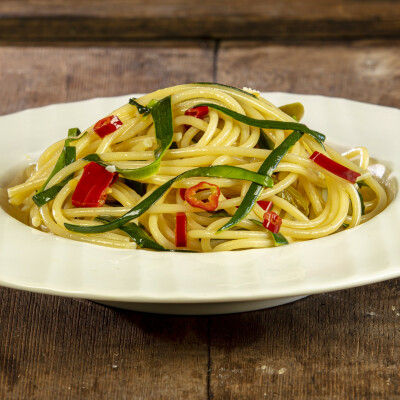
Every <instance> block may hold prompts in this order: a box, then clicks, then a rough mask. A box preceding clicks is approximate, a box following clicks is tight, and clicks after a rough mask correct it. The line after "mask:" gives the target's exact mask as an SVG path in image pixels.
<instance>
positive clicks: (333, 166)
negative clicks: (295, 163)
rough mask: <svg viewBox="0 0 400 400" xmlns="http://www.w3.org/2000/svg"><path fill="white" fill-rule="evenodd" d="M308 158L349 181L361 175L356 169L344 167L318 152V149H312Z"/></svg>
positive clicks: (355, 179) (354, 181) (353, 180)
mask: <svg viewBox="0 0 400 400" xmlns="http://www.w3.org/2000/svg"><path fill="white" fill-rule="evenodd" d="M310 159H311V160H313V161H314V162H315V163H316V164H318V165H319V166H320V167H322V168H325V169H326V170H327V171H329V172H332V174H335V175H336V176H338V177H339V178H342V179H346V181H349V182H351V183H356V181H357V178H358V177H359V176H361V174H359V173H358V172H356V171H353V170H352V169H349V168H347V167H345V166H344V165H342V164H339V163H337V162H336V161H333V160H331V159H330V158H329V157H327V156H324V155H323V154H321V153H319V152H318V151H314V153H312V155H311V156H310Z"/></svg>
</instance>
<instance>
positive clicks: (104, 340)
mask: <svg viewBox="0 0 400 400" xmlns="http://www.w3.org/2000/svg"><path fill="white" fill-rule="evenodd" d="M244 4H245V3H244V2H243V3H242V2H240V1H231V2H224V1H220V2H213V1H211V0H203V1H202V2H199V3H193V2H192V3H189V2H187V1H183V0H169V1H164V2H161V1H154V2H151V1H146V2H145V1H128V0H125V1H124V0H118V1H106V0H93V1H89V0H80V1H76V0H69V1H60V0H59V1H50V0H31V1H28V0H18V1H11V0H3V1H2V2H1V3H0V44H1V46H0V93H1V98H0V114H6V113H11V112H14V111H18V110H22V109H26V108H30V107H36V106H41V105H45V104H50V103H58V102H66V101H73V100H81V99H86V98H91V97H96V96H113V95H121V94H125V93H126V94H128V93H133V92H146V91H152V90H155V89H157V88H159V87H164V86H169V85H173V84H178V83H183V82H191V81H218V82H221V83H225V84H231V85H236V86H239V87H242V86H248V87H253V88H256V89H259V90H265V91H289V92H295V93H296V92H297V93H315V94H323V95H328V96H339V97H345V98H350V99H355V100H360V101H366V102H371V103H376V104H382V105H388V106H393V107H400V3H399V2H398V1H393V0H392V1H374V0H368V1H361V0H350V1H344V0H342V1H339V0H337V1H333V0H329V1H326V2H320V3H318V2H316V1H312V0H303V1H302V2H297V1H294V0H292V1H286V2H276V1H254V0H253V1H252V2H251V3H249V5H244ZM1 134H6V133H5V132H2V133H1ZM321 267H323V266H321ZM399 289H400V280H391V281H388V282H383V283H377V284H374V285H370V286H365V287H361V288H355V289H349V290H344V291H340V292H333V293H326V294H320V295H314V296H310V297H308V298H305V299H303V300H301V301H298V302H296V303H293V304H290V305H285V306H281V307H277V308H274V309H269V310H261V311H255V312H249V313H242V314H236V315H227V316H206V317H178V316H162V315H151V314H143V313H135V312H128V311H120V310H115V309H111V308H108V307H104V306H102V305H99V304H96V303H93V302H90V301H86V300H80V299H69V298H60V297H54V296H48V295H41V294H34V293H28V292H22V291H18V290H13V289H7V288H0V398H1V399H4V400H8V399H13V400H14V399H18V400H19V399H29V400H35V399H40V400H42V399H110V400H114V399H181V398H186V399H249V400H252V399H296V400H297V399H304V400H323V399H324V400H325V399H337V400H339V399H340V400H343V399H349V400H350V399H351V400H353V399H377V400H378V399H379V400H381V399H390V400H398V399H400V371H399V357H400V331H399V326H400V300H399V296H398V292H399Z"/></svg>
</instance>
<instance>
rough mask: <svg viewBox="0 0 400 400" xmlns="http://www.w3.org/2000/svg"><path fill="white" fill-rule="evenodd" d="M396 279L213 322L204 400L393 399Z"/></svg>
mask: <svg viewBox="0 0 400 400" xmlns="http://www.w3.org/2000/svg"><path fill="white" fill-rule="evenodd" d="M399 289H400V280H392V281H389V282H386V283H381V284H376V285H371V286H366V287H362V288H357V289H351V290H346V291H341V292H335V293H327V294H322V295H318V296H312V297H309V298H307V299H304V300H301V301H298V302H296V303H293V304H292V305H290V306H284V307H278V308H275V309H271V310H268V311H260V312H253V313H247V314H240V315H235V316H224V317H213V318H212V321H211V338H212V339H211V360H212V361H211V370H212V374H211V379H210V382H211V384H210V388H211V389H210V392H211V393H212V396H211V398H215V399H291V400H298V399H302V400H309V399H313V400H314V399H315V400H326V399H329V400H355V399H376V400H378V399H393V400H394V399H398V398H400V373H399V361H400V331H399V324H400V312H399V311H400V300H399V297H398V292H399Z"/></svg>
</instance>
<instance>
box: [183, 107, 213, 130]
mask: <svg viewBox="0 0 400 400" xmlns="http://www.w3.org/2000/svg"><path fill="white" fill-rule="evenodd" d="M208 112H209V109H208V107H207V106H200V107H193V108H189V109H187V110H186V111H185V115H189V116H191V117H196V118H199V119H203V118H204V117H205V116H206V115H207V114H208ZM185 128H186V129H189V128H190V125H185Z"/></svg>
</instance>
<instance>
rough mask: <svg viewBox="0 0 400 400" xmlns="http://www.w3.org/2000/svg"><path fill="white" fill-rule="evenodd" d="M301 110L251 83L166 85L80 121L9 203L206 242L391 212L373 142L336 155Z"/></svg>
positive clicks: (100, 226)
mask: <svg viewBox="0 0 400 400" xmlns="http://www.w3.org/2000/svg"><path fill="white" fill-rule="evenodd" d="M302 114H303V109H302V106H301V105H300V104H299V103H294V104H290V105H286V106H283V107H281V108H277V107H275V106H274V105H273V104H271V103H270V102H268V101H267V100H265V99H263V98H262V97H261V96H260V95H259V94H258V93H256V92H253V91H251V90H249V89H244V90H241V89H237V88H233V87H229V86H225V85H219V84H212V83H197V84H187V85H179V86H174V87H171V88H166V89H161V90H158V91H156V92H153V93H150V94H147V95H145V96H143V97H141V98H139V99H131V100H130V101H129V103H128V104H126V105H124V106H123V107H121V108H119V109H118V110H116V111H114V112H113V113H112V114H110V115H109V116H106V117H105V118H103V119H102V120H100V121H97V122H96V124H94V125H93V126H91V127H89V128H88V129H87V130H86V131H84V132H83V133H81V132H80V131H79V130H78V129H76V128H75V129H71V130H70V131H69V135H68V138H67V139H64V140H61V141H59V142H57V143H55V144H53V145H51V146H50V147H49V148H48V149H47V150H45V151H44V153H43V154H42V155H41V157H40V158H39V160H38V162H37V164H36V165H35V167H34V168H30V169H29V171H28V175H29V177H28V178H27V180H26V181H25V182H24V183H22V184H19V185H17V186H14V187H11V188H9V189H8V194H9V201H10V203H11V204H13V205H15V206H18V207H20V209H21V210H22V211H23V212H25V213H27V214H29V221H30V225H31V226H33V227H35V228H38V229H40V230H42V231H46V232H51V233H53V234H55V235H58V236H63V237H66V238H69V239H73V240H79V241H84V242H89V243H93V244H98V245H104V246H111V247H117V248H125V249H133V248H136V247H142V248H147V249H153V250H172V251H173V250H186V251H187V250H189V251H202V252H211V251H224V250H238V249H254V248H265V247H273V246H278V245H283V244H288V243H292V242H296V241H302V240H309V239H316V238H320V237H323V236H327V235H330V234H332V233H335V232H338V231H340V230H343V229H349V228H353V227H355V226H357V225H359V224H361V223H363V222H366V221H368V220H369V219H370V218H372V217H374V216H375V215H377V214H378V213H379V212H381V211H382V210H383V209H384V208H385V207H386V205H387V196H386V192H385V190H384V188H383V187H382V186H381V185H380V184H379V183H378V182H377V181H376V180H375V179H374V177H373V176H372V175H371V172H369V171H368V169H367V168H368V162H369V155H368V151H367V149H365V148H364V147H358V148H355V149H353V150H350V151H348V152H346V153H344V154H340V153H338V152H337V151H335V150H334V149H332V148H331V147H329V146H327V145H326V144H324V143H323V141H324V135H322V134H320V133H319V132H316V131H313V130H311V129H309V128H308V127H307V126H305V125H303V124H301V123H299V122H298V121H299V120H300V118H301V117H302Z"/></svg>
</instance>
